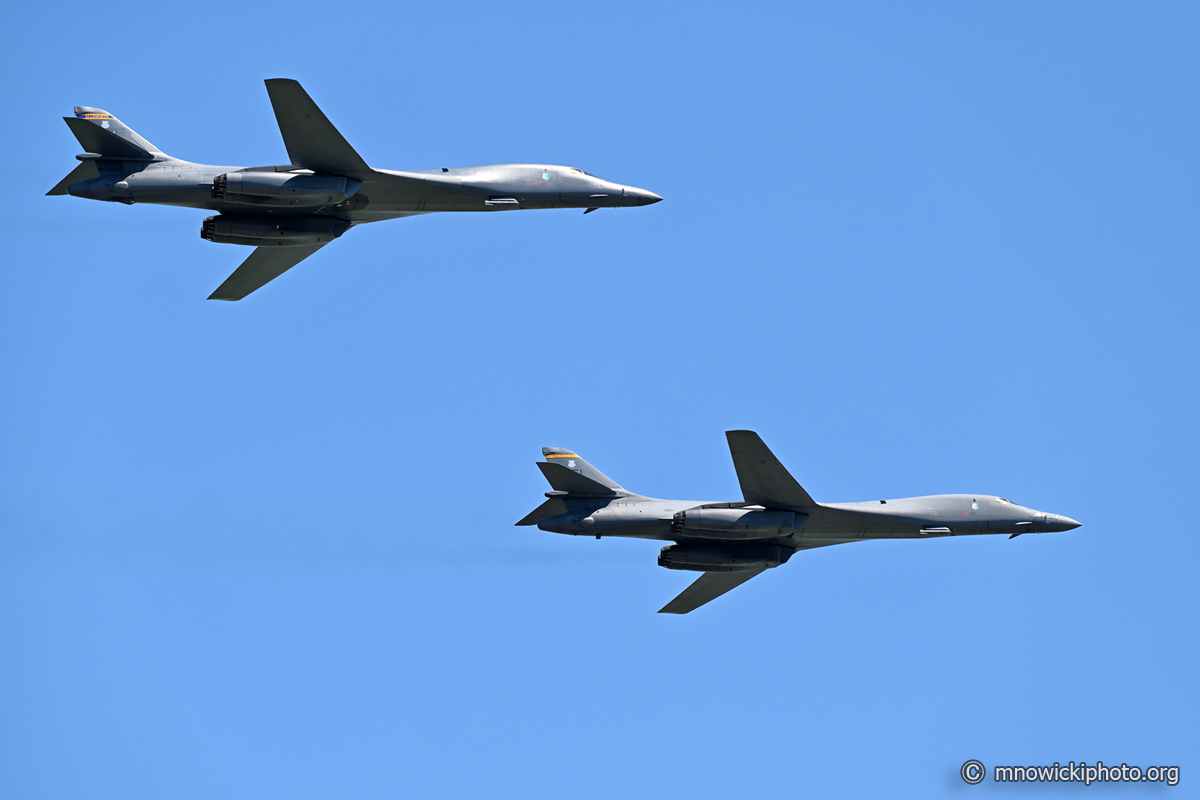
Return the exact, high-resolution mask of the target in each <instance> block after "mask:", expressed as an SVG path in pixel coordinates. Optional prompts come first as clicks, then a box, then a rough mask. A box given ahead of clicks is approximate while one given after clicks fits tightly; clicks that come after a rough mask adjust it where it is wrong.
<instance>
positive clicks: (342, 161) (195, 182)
mask: <svg viewBox="0 0 1200 800" xmlns="http://www.w3.org/2000/svg"><path fill="white" fill-rule="evenodd" d="M266 85H267V90H268V93H269V94H270V97H271V101H272V105H273V107H274V109H275V114H276V119H277V121H278V123H279V127H280V132H281V134H282V135H283V138H284V143H285V145H286V146H287V148H288V155H289V157H290V158H291V163H290V164H286V165H278V166H266V167H235V166H214V165H209V164H194V163H191V162H188V161H184V160H182V159H178V158H174V157H172V156H169V155H167V154H165V153H163V152H162V151H161V150H159V149H158V148H156V147H155V146H154V145H152V144H150V143H149V142H147V141H146V140H145V139H143V138H142V137H140V136H138V135H137V134H136V133H134V132H133V131H132V130H130V129H129V128H128V127H126V126H125V125H124V124H122V123H121V122H120V120H118V119H116V118H115V117H113V116H112V115H111V114H108V113H107V112H105V111H103V110H102V109H96V108H87V107H76V108H75V117H65V118H64V119H65V120H66V122H67V124H68V126H69V127H71V129H72V132H73V133H75V135H76V137H77V138H78V139H79V140H80V143H81V144H82V145H83V147H84V149H85V150H89V152H85V153H83V154H81V155H79V156H77V157H76V158H77V159H79V160H80V161H81V162H82V163H81V164H80V166H79V167H77V168H76V169H75V171H73V172H72V173H71V174H70V175H68V176H67V177H66V178H64V179H63V180H62V181H60V183H59V184H58V185H57V186H55V187H54V188H53V189H51V190H50V191H49V192H48V193H47V194H52V195H55V194H70V195H72V196H74V197H83V198H87V199H91V200H103V201H106V202H115V203H126V204H130V205H132V204H134V203H152V204H156V205H169V206H183V207H186V208H200V209H206V210H209V211H216V212H220V214H221V215H222V216H221V217H219V218H218V219H220V220H222V222H226V221H230V224H232V225H234V226H238V225H241V226H242V227H246V226H247V225H254V226H257V228H264V227H266V228H274V229H277V228H278V223H279V221H280V220H281V219H284V218H286V219H284V221H283V223H282V226H283V228H284V229H285V231H284V233H286V228H287V227H288V225H289V224H290V225H292V226H296V225H301V226H303V225H305V223H306V221H307V222H313V221H315V223H316V224H317V227H316V228H313V229H311V230H306V231H305V232H304V234H305V235H304V236H303V237H300V238H295V237H293V238H292V239H290V240H285V237H284V236H283V235H282V234H281V235H280V237H279V240H278V241H276V240H272V239H270V236H269V235H267V234H264V233H263V231H261V230H255V231H254V236H253V237H249V238H243V239H238V240H233V243H237V244H250V245H257V246H258V247H259V250H260V251H261V250H262V249H263V248H264V247H268V248H271V249H272V250H278V251H279V252H277V253H260V255H259V258H258V260H257V261H253V262H252V261H250V260H248V261H247V264H246V265H244V266H246V267H247V268H248V270H247V271H253V270H254V269H256V270H257V274H254V275H247V274H243V275H242V276H241V278H242V280H241V284H240V286H237V287H227V286H226V287H223V288H224V289H225V291H223V292H222V291H221V290H218V292H215V293H214V296H213V298H211V299H223V300H237V299H241V297H244V296H245V295H246V294H249V293H250V292H251V291H254V289H257V288H258V287H259V286H261V285H262V284H263V283H266V282H267V281H269V280H271V279H273V278H274V277H276V276H277V275H278V274H281V273H282V272H283V271H286V270H287V269H288V268H290V267H291V266H293V265H294V264H295V263H298V262H299V261H300V260H303V258H305V257H306V256H307V255H310V254H311V253H313V252H315V251H316V250H317V249H319V248H320V247H321V246H323V245H324V244H326V243H327V242H328V241H330V240H332V239H334V238H337V237H338V236H340V235H342V233H343V232H344V231H345V230H347V229H349V228H350V227H353V226H355V225H360V224H363V223H367V222H379V221H381V220H388V219H398V218H401V217H410V216H416V215H418V214H432V213H438V212H450V211H472V212H488V211H520V210H528V209H549V208H578V209H585V212H584V213H587V212H588V211H591V210H595V209H599V208H622V207H630V206H644V205H650V204H652V203H657V202H658V201H660V200H661V199H662V198H661V197H659V196H658V195H656V194H654V193H653V192H649V191H647V190H645V189H639V188H637V187H634V186H626V185H623V184H619V183H613V182H611V181H606V180H603V179H601V178H597V177H595V176H594V175H589V174H588V173H586V172H584V171H583V170H580V169H576V168H574V167H565V166H556V165H550V164H497V165H492V166H483V167H453V168H444V169H434V170H416V171H408V172H401V171H395V170H383V169H372V168H371V167H369V166H368V165H367V164H366V162H365V161H363V160H362V158H361V157H360V156H359V155H358V154H357V153H356V152H355V151H354V150H353V148H352V147H351V146H350V145H349V143H347V142H346V141H345V139H344V138H342V136H341V134H340V133H338V131H337V130H336V128H334V127H333V125H332V123H330V122H329V120H328V119H327V118H326V117H325V116H324V114H323V113H322V112H321V111H320V109H319V108H317V106H316V104H315V103H313V102H312V99H311V98H310V97H309V96H308V94H307V93H306V92H305V91H304V89H303V88H302V87H301V86H300V84H299V83H297V82H296V81H292V80H287V79H273V80H268V81H266ZM92 126H96V127H92ZM97 127H98V128H100V130H97V129H96V128H97ZM221 176H228V177H227V178H226V179H227V180H229V181H230V185H231V186H232V185H233V182H234V181H241V180H246V181H255V180H258V181H262V180H266V179H270V180H274V181H276V182H282V183H283V184H287V183H290V184H292V185H293V187H300V189H301V191H296V190H295V189H294V188H293V189H292V190H288V189H287V188H286V187H285V188H283V189H282V190H281V192H282V193H281V194H279V195H277V196H262V195H254V194H245V195H237V194H235V193H228V194H226V195H225V196H224V197H219V196H218V194H220V192H219V191H217V190H216V189H215V188H214V181H219V180H223V179H222V178H221ZM305 176H315V177H305ZM342 179H344V180H342ZM339 181H340V183H339ZM305 182H308V184H309V185H311V184H313V183H314V182H315V183H317V184H320V186H321V187H330V186H335V187H338V188H335V189H330V191H328V192H322V191H317V192H314V191H303V190H304V189H305V188H311V186H309V187H306V186H305V185H304V184H305ZM319 188H320V187H319ZM297 198H298V199H297ZM210 219H211V218H210ZM206 222H207V221H206ZM312 231H318V232H316V233H313V232H312ZM211 234H212V230H209V231H208V232H207V233H206V234H203V235H205V238H212V236H211ZM264 237H265V238H264ZM217 240H219V241H231V240H230V239H229V238H225V239H217ZM285 250H286V251H290V252H284V251H285ZM264 259H265V260H266V261H268V262H270V263H268V264H265V265H263V264H261V263H259V262H262V261H264Z"/></svg>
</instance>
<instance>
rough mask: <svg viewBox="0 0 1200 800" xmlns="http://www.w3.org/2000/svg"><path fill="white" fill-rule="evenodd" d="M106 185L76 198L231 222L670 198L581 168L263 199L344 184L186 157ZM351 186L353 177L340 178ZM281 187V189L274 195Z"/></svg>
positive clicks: (91, 183) (371, 217)
mask: <svg viewBox="0 0 1200 800" xmlns="http://www.w3.org/2000/svg"><path fill="white" fill-rule="evenodd" d="M96 166H97V168H98V170H99V172H100V174H99V176H98V177H95V178H91V179H89V180H84V181H79V182H76V183H72V184H71V185H70V186H68V187H67V192H68V194H71V195H73V196H75V197H84V198H88V199H92V200H104V201H108V202H117V203H126V204H133V203H150V204H155V205H169V206H183V207H186V208H201V209H206V210H210V211H217V212H220V213H221V214H229V215H282V216H314V215H315V216H322V217H331V218H334V219H339V220H342V221H345V222H348V223H350V224H351V225H354V224H357V223H362V222H374V221H378V220H385V219H395V218H398V217H407V216H413V215H417V214H431V213H436V212H447V211H520V210H525V209H546V208H582V209H588V208H621V207H628V206H644V205H649V204H651V203H656V202H658V201H659V200H661V199H662V198H660V197H659V196H658V195H656V194H654V193H653V192H649V191H646V190H645V189H639V188H637V187H634V186H625V185H622V184H619V183H613V182H611V181H606V180H603V179H601V178H597V177H595V176H593V175H589V174H587V173H585V172H583V171H582V170H579V169H576V168H574V167H564V166H555V165H547V164H496V165H491V166H484V167H459V168H447V169H438V170H421V171H413V172H399V171H394V170H375V171H374V172H373V173H372V174H369V175H365V176H360V177H363V178H364V179H363V180H361V181H360V180H350V181H349V182H350V183H351V184H353V185H354V186H353V187H352V189H351V190H350V191H342V192H338V193H328V194H325V195H324V196H320V197H314V195H317V194H321V193H320V192H311V191H306V192H295V193H293V194H294V195H295V198H293V197H290V196H289V195H288V194H286V193H278V192H276V193H274V194H267V193H260V194H255V192H265V191H266V190H263V189H256V188H253V187H254V185H255V184H254V182H255V181H256V180H257V181H258V182H260V183H261V182H263V181H265V180H267V179H270V180H272V181H276V182H280V181H281V183H280V184H279V185H280V186H286V183H288V182H289V181H290V182H293V183H295V182H297V181H296V179H306V178H307V179H310V180H311V179H313V178H317V179H325V180H331V179H332V180H337V179H339V178H338V176H322V175H318V174H317V173H314V172H313V171H312V170H307V169H299V168H296V167H293V166H291V165H283V166H272V167H251V168H243V167H224V166H214V165H210V164H194V163H191V162H188V161H181V160H178V159H168V160H159V161H150V162H138V161H117V160H97V161H96ZM242 179H244V180H245V182H246V185H247V186H248V187H250V190H249V191H247V192H244V193H227V192H223V191H222V187H221V182H222V181H223V180H224V181H226V182H228V181H230V180H242ZM340 180H343V181H345V180H346V179H345V178H340ZM270 188H271V189H278V187H274V186H273V187H270Z"/></svg>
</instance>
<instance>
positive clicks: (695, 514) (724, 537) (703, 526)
mask: <svg viewBox="0 0 1200 800" xmlns="http://www.w3.org/2000/svg"><path fill="white" fill-rule="evenodd" d="M725 436H726V438H727V439H728V440H729V452H730V453H731V454H732V455H733V466H734V469H736V470H737V476H738V482H739V483H740V484H741V487H742V497H743V499H742V500H740V501H734V502H726V503H711V502H698V501H691V500H658V499H655V498H653V497H645V496H643V495H640V494H635V493H633V492H630V491H627V490H625V489H623V488H621V487H620V486H619V485H617V484H616V483H615V482H614V481H612V480H611V479H610V478H608V477H606V476H605V475H604V474H602V473H601V472H600V471H599V470H597V469H596V468H595V467H593V466H592V465H591V464H589V463H588V462H586V461H584V460H583V459H582V458H580V457H579V456H577V455H576V454H575V453H573V452H571V451H570V450H563V449H562V448H558V447H543V448H542V455H543V456H545V458H546V460H545V461H539V462H537V465H538V468H539V469H541V471H542V474H543V475H544V476H545V477H546V480H547V481H549V483H550V487H551V489H553V491H549V492H546V497H547V498H549V499H548V500H546V502H544V503H542V504H541V505H540V506H538V507H537V508H536V509H534V510H533V511H532V512H530V513H529V515H528V516H526V517H525V518H524V519H522V520H521V521H520V522H518V523H517V525H537V526H538V527H539V528H541V529H542V530H544V531H551V532H553V533H567V534H571V535H573V536H595V537H596V538H597V539H599V538H600V537H601V536H625V537H630V538H636V539H658V540H662V541H670V542H675V544H671V545H668V546H666V547H664V548H663V549H662V552H661V553H659V556H658V565H659V566H660V567H666V568H667V569H683V570H691V571H693V572H702V573H704V574H703V575H701V576H700V577H699V578H697V579H696V580H695V581H694V582H693V583H692V584H691V585H690V586H688V588H687V589H685V590H684V591H683V592H682V593H681V594H680V595H679V596H678V597H676V598H675V599H674V600H672V601H671V602H669V603H667V604H666V605H665V606H663V608H662V609H660V611H659V613H667V614H686V613H688V612H689V611H693V610H695V609H696V608H699V607H700V606H702V605H704V604H705V603H707V602H709V601H710V600H714V599H716V598H717V597H720V596H721V595H723V594H725V592H728V591H729V590H730V589H734V588H736V587H738V586H740V585H742V584H743V583H745V582H746V581H748V580H750V579H751V578H753V577H754V576H755V575H758V574H759V573H761V572H763V571H764V570H767V569H770V568H772V567H778V566H779V565H780V564H783V563H786V562H787V560H788V559H789V558H791V557H792V555H793V554H794V553H795V552H796V551H797V550H811V549H812V548H814V547H826V546H828V545H831V544H846V543H847V542H861V541H864V540H866V539H934V538H938V537H941V536H965V535H971V534H983V533H1005V534H1008V535H1009V537H1008V538H1010V539H1012V538H1015V537H1017V536H1020V535H1021V534H1023V533H1051V532H1056V531H1069V530H1071V529H1072V528H1078V527H1079V523H1078V522H1076V521H1075V520H1073V519H1071V518H1070V517H1064V516H1060V515H1058V514H1047V513H1045V512H1043V511H1034V510H1033V509H1031V508H1025V507H1024V506H1020V505H1017V504H1016V503H1013V502H1011V501H1009V500H1006V499H1004V498H1003V497H994V496H992V495H983V494H939V495H931V496H929V497H906V498H904V499H901V500H871V501H867V502H862V503H818V502H816V501H815V500H813V499H812V497H810V496H809V494H808V492H806V491H804V488H803V487H801V486H800V484H799V483H797V482H796V479H795V478H793V477H792V476H791V475H790V474H789V473H788V471H787V470H786V469H784V467H783V465H782V464H781V463H779V460H778V459H777V458H775V455H774V454H773V453H772V452H771V451H770V450H769V449H767V446H766V445H765V444H763V440H762V439H760V438H759V436H758V434H757V433H754V432H753V431H728V432H726V434H725Z"/></svg>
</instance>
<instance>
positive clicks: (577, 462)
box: [542, 447, 624, 491]
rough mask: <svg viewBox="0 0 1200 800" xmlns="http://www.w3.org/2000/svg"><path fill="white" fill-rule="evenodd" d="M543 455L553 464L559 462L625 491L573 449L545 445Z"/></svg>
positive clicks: (611, 487)
mask: <svg viewBox="0 0 1200 800" xmlns="http://www.w3.org/2000/svg"><path fill="white" fill-rule="evenodd" d="M542 455H543V456H545V457H546V460H547V461H549V462H550V463H551V464H559V465H561V466H564V467H566V468H567V469H569V470H571V471H573V472H578V473H579V474H580V475H582V476H583V477H585V478H587V479H589V480H593V481H595V482H596V483H599V484H601V485H602V486H606V487H608V488H609V489H615V490H617V491H624V489H622V488H621V485H620V484H618V483H617V482H616V481H614V480H613V479H612V478H610V477H608V476H607V475H605V474H604V473H603V472H601V471H600V470H598V469H596V468H595V467H593V466H592V465H591V464H589V463H588V462H586V461H584V460H583V459H582V458H580V457H579V456H577V455H575V453H574V452H572V451H571V450H564V449H563V448H561V447H543V448H542Z"/></svg>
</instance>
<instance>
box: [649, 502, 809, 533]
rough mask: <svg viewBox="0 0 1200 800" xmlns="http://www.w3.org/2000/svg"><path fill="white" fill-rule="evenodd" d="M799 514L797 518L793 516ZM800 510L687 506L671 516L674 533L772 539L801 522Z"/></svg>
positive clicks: (787, 531)
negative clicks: (684, 509) (796, 512)
mask: <svg viewBox="0 0 1200 800" xmlns="http://www.w3.org/2000/svg"><path fill="white" fill-rule="evenodd" d="M797 517H799V519H797ZM805 519H807V517H806V516H805V515H804V514H795V513H793V512H791V511H764V510H762V509H750V508H689V509H687V510H686V511H680V512H679V513H677V514H675V516H674V517H672V518H671V531H672V532H673V533H674V534H675V535H676V536H695V537H699V538H702V539H774V538H775V537H776V536H790V535H791V534H792V533H794V532H795V530H796V529H797V528H800V527H803V526H804V520H805Z"/></svg>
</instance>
